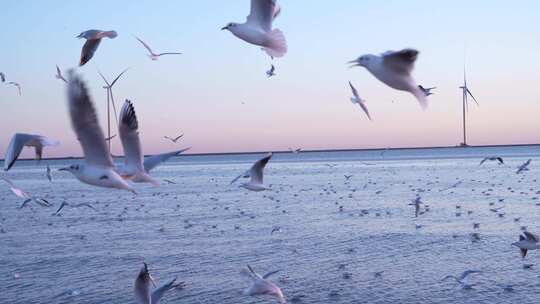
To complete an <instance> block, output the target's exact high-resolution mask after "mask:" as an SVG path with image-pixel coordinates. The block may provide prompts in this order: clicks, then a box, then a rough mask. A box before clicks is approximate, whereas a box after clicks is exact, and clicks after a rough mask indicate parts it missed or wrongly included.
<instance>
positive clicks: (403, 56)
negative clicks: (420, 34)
mask: <svg viewBox="0 0 540 304" xmlns="http://www.w3.org/2000/svg"><path fill="white" fill-rule="evenodd" d="M416 57H418V51H417V50H414V49H404V50H401V51H397V52H396V51H388V52H385V53H383V54H381V55H380V56H377V55H371V54H368V55H362V56H360V57H358V58H357V59H355V60H352V61H349V63H352V64H353V65H352V66H351V67H355V66H362V67H365V68H366V69H367V70H368V71H369V72H370V73H371V74H372V75H373V76H375V78H377V79H379V80H380V81H382V82H383V83H384V84H386V85H388V86H389V87H391V88H393V89H396V90H401V91H407V92H409V93H411V94H413V95H414V96H415V97H416V99H417V100H418V102H420V106H421V107H422V108H423V109H426V108H427V106H428V102H427V98H426V94H424V92H423V91H422V90H421V89H420V88H419V87H418V85H417V84H416V82H415V81H414V79H413V78H412V76H411V71H412V69H413V67H414V62H415V61H416Z"/></svg>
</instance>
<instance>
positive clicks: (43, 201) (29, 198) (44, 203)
mask: <svg viewBox="0 0 540 304" xmlns="http://www.w3.org/2000/svg"><path fill="white" fill-rule="evenodd" d="M2 179H3V180H4V181H5V182H6V183H7V184H8V185H9V189H10V190H11V192H13V194H15V195H16V196H17V197H19V198H22V199H24V200H25V201H24V202H23V203H22V205H21V206H20V207H19V209H22V208H23V207H24V206H26V204H28V203H30V202H35V203H36V204H39V205H41V206H43V207H50V206H51V204H50V203H49V202H48V201H47V200H46V199H44V198H41V197H35V196H33V195H30V193H28V192H26V191H24V190H23V189H21V188H19V187H17V186H15V184H14V183H13V182H12V181H11V180H10V179H8V178H7V177H2Z"/></svg>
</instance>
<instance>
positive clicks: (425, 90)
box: [418, 85, 437, 97]
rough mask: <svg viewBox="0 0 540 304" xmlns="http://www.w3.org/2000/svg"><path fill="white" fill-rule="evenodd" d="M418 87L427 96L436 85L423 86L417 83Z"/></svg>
mask: <svg viewBox="0 0 540 304" xmlns="http://www.w3.org/2000/svg"><path fill="white" fill-rule="evenodd" d="M418 88H419V89H420V90H422V92H424V94H425V95H426V97H427V96H429V95H433V94H434V93H432V92H431V90H435V89H436V88H437V87H431V88H424V87H423V86H422V85H418Z"/></svg>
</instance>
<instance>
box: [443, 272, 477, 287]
mask: <svg viewBox="0 0 540 304" xmlns="http://www.w3.org/2000/svg"><path fill="white" fill-rule="evenodd" d="M474 273H481V271H480V270H467V271H464V272H463V273H462V274H461V275H460V276H459V278H458V277H456V276H453V275H448V276H446V277H444V278H443V279H442V280H441V282H442V281H446V280H447V279H454V280H456V282H458V283H459V284H460V285H461V288H463V289H471V288H472V287H473V286H474V284H467V277H468V276H469V275H471V274H474Z"/></svg>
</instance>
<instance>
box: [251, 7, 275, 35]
mask: <svg viewBox="0 0 540 304" xmlns="http://www.w3.org/2000/svg"><path fill="white" fill-rule="evenodd" d="M275 8H276V0H251V11H250V13H249V16H247V21H246V23H248V24H249V25H251V26H254V27H259V28H261V29H263V30H264V31H266V32H269V31H271V30H272V20H273V19H274V12H275Z"/></svg>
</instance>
